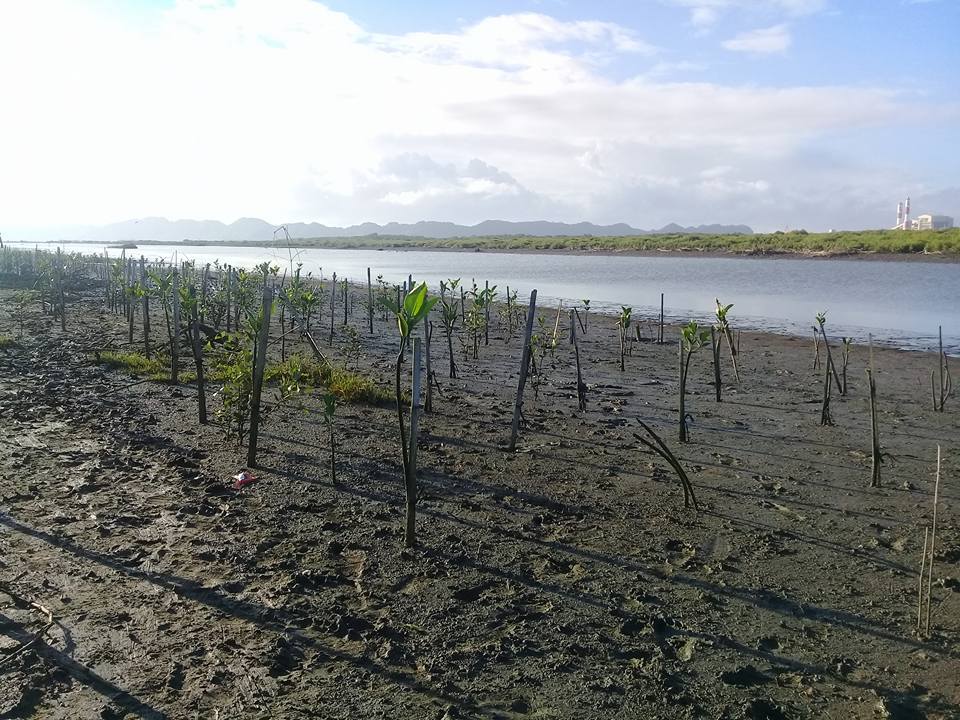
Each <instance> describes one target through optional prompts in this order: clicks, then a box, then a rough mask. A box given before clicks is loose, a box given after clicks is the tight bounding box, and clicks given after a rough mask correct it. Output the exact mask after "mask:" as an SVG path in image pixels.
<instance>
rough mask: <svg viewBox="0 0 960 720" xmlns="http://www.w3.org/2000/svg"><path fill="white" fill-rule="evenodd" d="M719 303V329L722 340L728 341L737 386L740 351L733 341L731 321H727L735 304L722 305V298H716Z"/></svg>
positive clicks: (738, 381)
mask: <svg viewBox="0 0 960 720" xmlns="http://www.w3.org/2000/svg"><path fill="white" fill-rule="evenodd" d="M714 300H715V301H716V303H717V310H716V315H717V329H718V330H719V331H720V335H721V338H722V339H724V340H726V341H727V347H728V348H729V349H730V362H731V363H733V375H734V377H735V378H736V380H737V384H738V385H739V384H740V367H739V365H738V364H737V355H738V354H739V349H738V348H737V343H735V342H734V340H733V330H732V328H731V327H730V321H729V320H728V319H727V314H728V313H729V312H730V308H732V307H733V303H730V304H729V305H721V304H720V298H714Z"/></svg>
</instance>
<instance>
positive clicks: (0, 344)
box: [0, 335, 17, 350]
mask: <svg viewBox="0 0 960 720" xmlns="http://www.w3.org/2000/svg"><path fill="white" fill-rule="evenodd" d="M14 347H17V341H16V340H14V339H13V338H12V337H10V336H9V335H0V350H9V349H10V348H14Z"/></svg>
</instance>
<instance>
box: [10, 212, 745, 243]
mask: <svg viewBox="0 0 960 720" xmlns="http://www.w3.org/2000/svg"><path fill="white" fill-rule="evenodd" d="M278 227H279V226H278V225H272V224H270V223H268V222H267V221H265V220H260V219H259V218H241V219H240V220H237V221H236V222H233V223H230V224H229V225H227V224H226V223H222V222H220V221H218V220H167V219H166V218H143V219H140V220H126V221H124V222H119V223H113V224H111V225H104V226H101V227H70V228H59V229H56V230H48V231H34V232H31V233H29V235H30V237H16V236H13V235H11V237H10V239H11V240H18V239H21V240H24V241H28V242H34V241H39V240H63V241H71V240H74V241H77V240H80V241H83V240H90V241H95V242H111V243H112V242H144V241H153V242H180V241H183V240H196V241H204V242H224V243H229V242H244V243H249V242H269V241H271V240H273V239H274V231H275V230H277V228H278ZM286 227H287V232H288V233H290V237H291V238H293V239H297V240H301V239H307V238H330V237H361V236H367V235H390V236H410V237H427V238H452V237H482V236H490V235H531V236H537V237H543V236H582V235H593V236H596V237H616V236H621V235H661V234H670V233H700V234H705V235H707V234H710V235H731V234H752V233H753V230H752V229H751V228H749V227H748V226H746V225H697V226H696V227H682V226H680V225H677V224H676V223H670V224H669V225H665V226H664V227H662V228H660V229H659V230H640V229H638V228H634V227H631V226H630V225H626V224H624V223H617V224H615V225H594V224H593V223H588V222H581V223H573V224H569V223H559V222H548V221H546V220H536V221H531V222H508V221H506V220H484V221H483V222H481V223H478V224H477V225H457V224H456V223H449V222H432V221H421V222H417V223H395V222H392V223H387V224H386V225H378V224H377V223H370V222H367V223H361V224H360V225H350V226H348V227H331V226H329V225H321V224H320V223H287V224H286ZM41 234H42V235H44V237H41ZM17 235H20V233H17ZM276 237H277V238H278V239H280V240H283V239H285V238H284V235H283V233H282V231H280V232H277V233H276Z"/></svg>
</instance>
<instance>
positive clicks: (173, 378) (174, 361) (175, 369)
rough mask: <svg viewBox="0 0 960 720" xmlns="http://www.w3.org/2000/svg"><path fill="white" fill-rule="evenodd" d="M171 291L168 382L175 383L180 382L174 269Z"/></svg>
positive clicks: (177, 282) (177, 292) (177, 293)
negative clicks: (171, 338)
mask: <svg viewBox="0 0 960 720" xmlns="http://www.w3.org/2000/svg"><path fill="white" fill-rule="evenodd" d="M170 289H171V292H172V293H173V297H172V298H171V302H172V304H173V318H172V321H173V342H171V343H170V382H171V383H172V384H174V385H176V384H177V383H178V382H180V275H179V273H178V272H177V270H176V269H174V271H173V277H172V280H171V282H170Z"/></svg>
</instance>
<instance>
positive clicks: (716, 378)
mask: <svg viewBox="0 0 960 720" xmlns="http://www.w3.org/2000/svg"><path fill="white" fill-rule="evenodd" d="M720 343H721V340H720V339H719V338H717V333H716V330H715V329H714V327H713V325H711V326H710V349H711V350H712V351H713V388H714V390H715V392H716V396H717V402H722V401H723V399H722V395H723V384H722V383H721V381H720Z"/></svg>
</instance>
